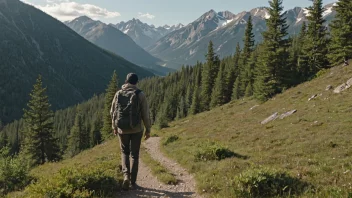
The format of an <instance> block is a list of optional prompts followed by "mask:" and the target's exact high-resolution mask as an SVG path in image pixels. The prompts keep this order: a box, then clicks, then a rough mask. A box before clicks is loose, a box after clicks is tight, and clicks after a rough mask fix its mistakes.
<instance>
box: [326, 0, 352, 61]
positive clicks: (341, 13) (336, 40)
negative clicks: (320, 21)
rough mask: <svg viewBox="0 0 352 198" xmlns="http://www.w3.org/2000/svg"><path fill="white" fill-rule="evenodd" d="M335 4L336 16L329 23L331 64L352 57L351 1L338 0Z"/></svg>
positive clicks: (329, 55) (329, 56)
mask: <svg viewBox="0 0 352 198" xmlns="http://www.w3.org/2000/svg"><path fill="white" fill-rule="evenodd" d="M336 4H337V5H336V6H335V10H336V12H337V14H336V18H335V20H334V21H333V22H332V23H331V24H330V27H331V44H330V52H329V54H328V58H329V61H330V63H331V64H333V65H337V64H339V63H342V62H343V61H344V60H348V59H350V58H352V20H351V19H352V11H351V10H352V1H351V0H340V1H338V2H336Z"/></svg>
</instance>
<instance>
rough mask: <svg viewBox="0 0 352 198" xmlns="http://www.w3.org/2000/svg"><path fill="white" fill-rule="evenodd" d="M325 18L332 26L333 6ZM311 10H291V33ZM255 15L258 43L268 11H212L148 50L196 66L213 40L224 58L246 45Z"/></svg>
mask: <svg viewBox="0 0 352 198" xmlns="http://www.w3.org/2000/svg"><path fill="white" fill-rule="evenodd" d="M325 9H326V11H325V12H324V17H325V19H326V20H327V22H328V23H329V22H330V21H331V20H332V19H333V18H334V16H335V14H336V13H335V11H334V10H333V4H329V5H326V6H325ZM307 14H308V12H307V10H306V9H305V8H300V7H296V8H294V9H290V10H288V11H287V14H286V17H287V24H288V25H289V26H290V28H289V33H290V34H297V33H298V32H299V31H300V28H301V26H302V23H303V22H304V21H307V18H306V17H307ZM249 16H252V19H253V25H254V26H253V30H254V34H255V39H256V41H257V42H260V41H261V40H262V36H261V33H262V32H263V31H264V30H265V29H266V23H265V20H266V19H267V18H268V17H269V14H268V12H267V10H266V8H263V7H260V8H255V9H253V10H251V11H248V12H247V11H246V12H241V13H239V14H232V13H231V12H228V11H225V12H216V11H214V10H210V11H209V12H207V13H205V14H204V15H202V16H201V17H200V18H198V19H197V20H196V21H194V22H192V23H190V24H188V25H187V26H185V27H183V28H181V29H179V30H176V31H174V32H171V33H170V34H168V35H166V36H165V37H163V38H161V39H160V40H159V41H158V42H157V43H155V44H154V45H152V46H149V47H148V48H147V50H148V51H149V52H150V53H151V54H152V55H154V56H156V57H158V58H160V59H163V60H165V61H167V62H169V67H175V68H179V67H180V66H181V65H182V64H195V63H196V62H197V61H198V60H199V61H204V59H205V56H204V55H205V54H206V50H207V45H208V43H209V41H210V40H211V41H213V43H214V47H215V49H216V53H217V54H219V55H220V56H221V57H224V56H228V55H231V54H233V53H234V51H235V46H236V44H237V42H240V43H242V39H243V35H244V31H245V28H246V23H247V20H248V17H249Z"/></svg>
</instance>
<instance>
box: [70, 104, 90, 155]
mask: <svg viewBox="0 0 352 198" xmlns="http://www.w3.org/2000/svg"><path fill="white" fill-rule="evenodd" d="M85 130H86V129H85V127H84V123H83V115H82V111H81V109H80V107H79V106H78V107H77V113H76V118H75V124H74V125H73V127H72V129H71V131H70V135H69V137H68V147H67V151H66V153H67V154H68V155H69V156H70V157H73V156H75V155H77V154H78V153H80V152H81V151H82V150H83V149H84V145H83V142H84V141H83V139H82V138H86V137H83V134H85V132H84V131H85Z"/></svg>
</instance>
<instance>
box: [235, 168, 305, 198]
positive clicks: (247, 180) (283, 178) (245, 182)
mask: <svg viewBox="0 0 352 198" xmlns="http://www.w3.org/2000/svg"><path fill="white" fill-rule="evenodd" d="M235 186H236V187H235V189H236V190H235V191H236V193H237V194H238V196H239V197H278V196H280V197H283V196H285V197H286V196H294V195H300V194H302V193H304V192H305V191H306V190H307V188H308V186H309V185H308V184H307V183H306V182H302V181H301V180H299V179H297V178H294V177H291V176H290V175H288V174H287V173H285V172H282V171H277V170H273V169H269V168H254V169H249V170H246V171H245V172H243V173H241V174H240V175H239V176H238V177H236V178H235Z"/></svg>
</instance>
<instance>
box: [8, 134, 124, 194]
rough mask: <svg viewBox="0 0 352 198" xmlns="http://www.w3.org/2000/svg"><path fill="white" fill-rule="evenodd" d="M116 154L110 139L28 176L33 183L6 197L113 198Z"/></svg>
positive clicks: (116, 147) (118, 183) (118, 180)
mask: <svg viewBox="0 0 352 198" xmlns="http://www.w3.org/2000/svg"><path fill="white" fill-rule="evenodd" d="M119 165H120V152H119V144H118V140H117V139H116V138H114V139H113V140H110V141H108V142H106V143H103V144H102V145H99V146H96V147H94V148H93V149H90V150H87V151H84V152H82V153H81V154H79V155H77V156H75V157H74V158H72V159H67V160H64V161H62V162H58V163H48V164H44V165H42V166H39V167H37V168H34V169H33V170H32V171H31V172H30V176H31V177H33V178H35V179H34V180H33V183H32V184H31V185H29V186H27V187H26V188H25V189H24V191H22V192H14V193H10V194H9V195H8V197H114V195H115V193H116V192H117V191H119V190H120V189H121V183H122V179H123V176H122V173H121V172H120V169H119Z"/></svg>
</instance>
